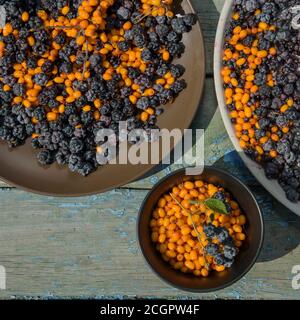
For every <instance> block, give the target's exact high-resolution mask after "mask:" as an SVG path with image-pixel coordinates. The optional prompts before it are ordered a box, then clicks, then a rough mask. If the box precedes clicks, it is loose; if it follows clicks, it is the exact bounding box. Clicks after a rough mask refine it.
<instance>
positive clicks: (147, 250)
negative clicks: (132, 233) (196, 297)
mask: <svg viewBox="0 0 300 320" xmlns="http://www.w3.org/2000/svg"><path fill="white" fill-rule="evenodd" d="M189 179H192V180H197V179H203V180H205V181H207V182H209V183H214V184H219V185H221V186H223V187H224V188H225V189H226V190H228V191H229V192H231V194H232V196H233V198H234V199H235V200H236V201H237V202H238V203H239V205H240V207H241V209H242V211H243V213H244V214H245V215H246V217H247V224H246V234H247V239H246V240H245V242H244V244H243V246H242V247H241V249H240V252H239V254H238V256H237V258H236V261H235V263H234V264H233V266H232V267H231V268H230V269H228V270H225V271H223V272H212V273H211V274H210V275H209V277H207V278H198V277H195V276H193V275H187V274H183V273H181V272H179V271H176V270H174V269H172V268H171V266H170V265H169V264H168V263H166V262H165V261H163V259H162V258H161V256H160V253H159V252H157V251H156V249H155V247H154V244H153V243H152V241H151V236H150V228H149V222H150V220H151V216H152V210H153V209H154V207H155V205H156V203H157V201H158V199H159V198H160V196H161V195H162V194H164V193H166V192H168V191H169V190H170V189H171V188H172V187H173V186H174V185H176V184H179V183H181V182H183V181H186V180H189ZM138 237H139V242H140V246H141V250H142V252H143V254H144V256H145V258H146V260H147V262H148V264H149V265H150V267H151V268H152V269H153V270H154V272H156V273H157V274H158V275H159V276H160V277H161V278H162V279H163V280H165V281H166V282H167V283H169V284H171V285H173V286H175V287H177V288H180V289H183V290H188V291H194V292H207V291H214V290H218V289H222V288H225V287H226V286H229V285H230V284H232V283H233V282H235V281H237V280H239V279H240V278H241V277H242V276H243V275H244V274H245V273H246V272H247V271H248V270H249V269H250V268H251V267H252V265H253V264H254V262H255V261H256V259H257V256H258V254H259V251H260V248H261V245H262V240H263V220H262V215H261V212H260V210H259V207H258V205H257V203H256V201H255V199H254V197H253V196H252V194H251V193H250V192H249V190H248V189H247V188H246V187H245V186H244V185H243V184H242V183H241V182H239V181H238V180H237V179H236V178H234V177H232V176H230V175H228V174H226V173H224V172H223V171H220V170H217V169H215V168H210V167H208V168H205V170H204V172H203V173H202V174H201V175H200V176H186V175H185V170H184V169H182V170H179V171H176V172H175V173H174V174H171V175H169V176H168V177H166V178H165V179H163V180H162V181H161V182H160V183H159V184H158V185H157V186H156V187H154V188H153V190H152V191H151V192H150V193H149V194H148V196H147V198H146V199H145V201H144V203H143V205H142V207H141V210H140V215H139V221H138Z"/></svg>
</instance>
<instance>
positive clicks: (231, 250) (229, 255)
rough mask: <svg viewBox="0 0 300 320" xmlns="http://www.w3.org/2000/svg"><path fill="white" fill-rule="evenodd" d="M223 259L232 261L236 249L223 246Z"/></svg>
mask: <svg viewBox="0 0 300 320" xmlns="http://www.w3.org/2000/svg"><path fill="white" fill-rule="evenodd" d="M223 252H224V257H225V258H228V259H234V258H235V256H236V255H237V253H238V252H237V249H236V248H235V247H232V246H229V245H225V246H224V248H223Z"/></svg>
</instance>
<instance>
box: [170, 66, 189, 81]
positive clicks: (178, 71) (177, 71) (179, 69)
mask: <svg viewBox="0 0 300 320" xmlns="http://www.w3.org/2000/svg"><path fill="white" fill-rule="evenodd" d="M170 71H171V73H172V76H173V77H174V78H180V77H181V76H182V75H183V74H184V72H185V68H184V66H182V65H180V64H177V65H171V66H170Z"/></svg>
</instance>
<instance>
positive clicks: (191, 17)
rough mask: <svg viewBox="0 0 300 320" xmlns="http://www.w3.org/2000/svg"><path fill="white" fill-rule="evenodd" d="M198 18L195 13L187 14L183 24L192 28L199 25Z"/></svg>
mask: <svg viewBox="0 0 300 320" xmlns="http://www.w3.org/2000/svg"><path fill="white" fill-rule="evenodd" d="M197 20H198V19H197V16H196V15H195V14H193V13H189V14H185V15H184V16H183V22H184V24H185V25H186V26H189V27H192V26H193V25H194V24H196V23H197Z"/></svg>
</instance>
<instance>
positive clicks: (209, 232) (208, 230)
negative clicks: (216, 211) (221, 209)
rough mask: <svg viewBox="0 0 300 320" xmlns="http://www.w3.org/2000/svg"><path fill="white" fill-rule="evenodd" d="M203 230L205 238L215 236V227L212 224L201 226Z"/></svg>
mask: <svg viewBox="0 0 300 320" xmlns="http://www.w3.org/2000/svg"><path fill="white" fill-rule="evenodd" d="M203 231H204V233H205V235H206V236H207V238H215V237H216V236H217V233H216V227H215V226H213V225H212V224H205V225H204V226H203Z"/></svg>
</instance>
